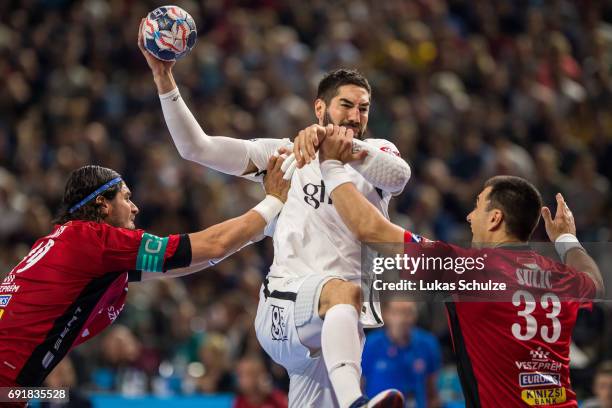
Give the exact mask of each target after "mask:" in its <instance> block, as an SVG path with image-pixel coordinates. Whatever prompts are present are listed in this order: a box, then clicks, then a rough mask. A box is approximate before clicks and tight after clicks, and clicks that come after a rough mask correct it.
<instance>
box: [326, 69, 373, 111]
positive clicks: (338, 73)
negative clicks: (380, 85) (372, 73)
mask: <svg viewBox="0 0 612 408" xmlns="http://www.w3.org/2000/svg"><path fill="white" fill-rule="evenodd" d="M343 85H356V86H359V87H361V88H364V89H365V90H367V91H368V94H370V95H372V88H371V87H370V83H369V82H368V80H367V79H366V78H365V77H364V76H363V75H362V74H361V73H360V72H359V71H357V70H355V69H344V68H341V69H336V70H334V71H331V72H328V73H327V74H326V75H325V76H324V77H323V79H322V80H321V82H319V88H318V89H317V99H323V100H324V101H325V103H326V104H328V105H329V103H330V101H331V100H332V99H333V97H334V96H336V95H338V88H340V87H341V86H343Z"/></svg>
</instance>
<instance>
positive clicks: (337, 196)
mask: <svg viewBox="0 0 612 408" xmlns="http://www.w3.org/2000/svg"><path fill="white" fill-rule="evenodd" d="M330 129H331V127H330ZM352 148H353V143H352V131H351V130H350V129H349V130H347V129H344V128H339V127H337V126H335V127H333V130H332V131H331V132H328V135H327V137H326V138H325V140H324V141H323V143H322V144H321V147H320V150H319V160H320V162H321V174H322V175H323V179H324V180H325V184H326V185H327V186H329V188H330V191H331V193H330V194H331V197H332V202H333V203H334V207H335V208H336V211H338V214H340V217H341V218H342V221H344V223H345V224H346V226H347V227H348V228H349V229H350V230H351V232H353V234H355V236H356V237H357V239H358V240H359V241H361V242H364V243H368V244H393V245H375V246H376V247H377V250H379V251H380V252H383V253H392V254H396V253H403V242H404V230H403V229H402V228H400V227H398V226H397V225H395V224H393V223H391V222H390V221H389V220H387V219H386V218H385V217H384V216H383V215H382V214H381V213H380V212H379V211H378V210H377V209H376V207H374V206H373V205H372V204H371V203H370V202H369V201H368V200H367V199H366V198H365V197H364V196H363V195H362V194H361V193H360V192H359V190H357V188H356V187H355V185H354V184H353V183H352V182H351V181H350V179H349V178H348V174H347V173H346V170H345V168H344V165H343V164H342V162H340V161H339V160H338V159H340V158H342V159H343V161H347V162H348V161H351V160H358V159H360V158H363V157H364V154H365V153H364V152H358V153H352Z"/></svg>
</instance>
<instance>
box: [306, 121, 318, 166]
mask: <svg viewBox="0 0 612 408" xmlns="http://www.w3.org/2000/svg"><path fill="white" fill-rule="evenodd" d="M317 142H318V137H317V130H316V128H315V127H313V126H311V127H309V128H308V130H307V131H306V140H305V141H304V148H305V150H306V152H305V156H306V164H308V163H310V162H311V161H312V160H313V159H314V158H315V143H317Z"/></svg>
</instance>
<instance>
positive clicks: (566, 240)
mask: <svg viewBox="0 0 612 408" xmlns="http://www.w3.org/2000/svg"><path fill="white" fill-rule="evenodd" d="M556 199H557V212H556V213H555V218H554V219H553V218H552V214H551V212H550V209H549V208H548V207H543V208H542V218H544V225H545V226H546V233H547V234H548V238H550V240H551V241H552V242H554V243H555V248H556V249H557V252H558V253H559V256H560V257H561V261H562V262H563V263H565V264H566V265H568V266H571V267H572V268H574V269H575V270H577V271H580V272H583V273H586V274H587V275H588V276H589V277H590V278H591V279H592V280H593V283H594V284H595V289H596V291H597V293H596V296H601V295H603V294H604V292H605V287H604V283H603V277H602V275H601V271H600V270H599V267H598V266H597V264H596V263H595V261H594V260H593V258H591V256H590V255H589V254H588V253H587V251H586V250H585V249H584V247H583V246H582V245H580V242H579V241H578V238H576V224H575V223H574V215H573V214H572V212H571V210H570V209H569V207H568V206H567V204H566V203H565V199H564V198H563V196H562V195H561V194H560V193H558V194H557V196H556Z"/></svg>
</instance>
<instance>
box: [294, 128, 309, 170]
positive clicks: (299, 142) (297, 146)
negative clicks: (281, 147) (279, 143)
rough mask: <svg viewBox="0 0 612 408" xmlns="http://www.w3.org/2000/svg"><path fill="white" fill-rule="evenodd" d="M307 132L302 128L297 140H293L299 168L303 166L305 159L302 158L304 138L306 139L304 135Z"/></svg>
mask: <svg viewBox="0 0 612 408" xmlns="http://www.w3.org/2000/svg"><path fill="white" fill-rule="evenodd" d="M305 133H306V132H304V131H303V130H300V132H299V133H298V135H297V137H296V138H295V140H294V141H293V155H294V156H295V159H296V160H297V165H298V167H299V168H302V166H303V165H304V164H303V159H302V148H301V147H302V140H303V139H304V135H305Z"/></svg>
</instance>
